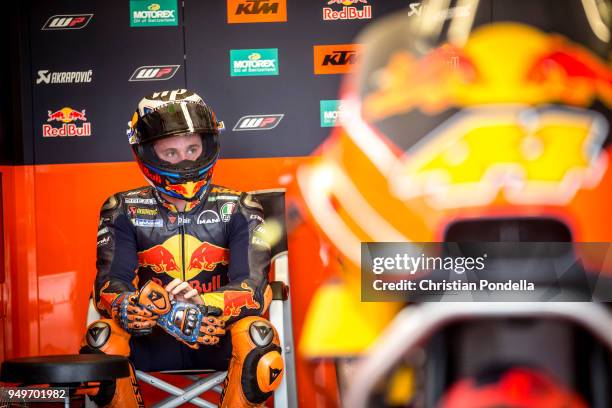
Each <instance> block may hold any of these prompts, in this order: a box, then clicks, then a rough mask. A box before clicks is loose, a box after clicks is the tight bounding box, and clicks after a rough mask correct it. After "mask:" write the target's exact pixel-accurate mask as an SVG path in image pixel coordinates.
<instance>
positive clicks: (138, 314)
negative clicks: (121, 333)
mask: <svg viewBox="0 0 612 408" xmlns="http://www.w3.org/2000/svg"><path fill="white" fill-rule="evenodd" d="M135 299H136V292H123V293H122V294H121V295H119V297H118V298H117V299H115V302H113V318H115V319H116V320H117V322H119V325H120V326H121V327H122V328H123V329H124V330H125V331H127V332H128V333H130V334H131V335H133V336H142V335H146V334H149V333H151V332H152V331H153V327H154V326H155V325H156V324H157V319H158V318H159V316H158V315H155V314H153V313H151V312H150V311H148V310H146V309H145V308H143V307H142V306H140V305H137V304H136V303H135Z"/></svg>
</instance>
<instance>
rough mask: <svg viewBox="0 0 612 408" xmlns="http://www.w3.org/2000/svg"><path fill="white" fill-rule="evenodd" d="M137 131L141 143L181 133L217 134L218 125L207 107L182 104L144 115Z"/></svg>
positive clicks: (170, 105) (190, 103)
mask: <svg viewBox="0 0 612 408" xmlns="http://www.w3.org/2000/svg"><path fill="white" fill-rule="evenodd" d="M137 130H138V135H139V139H140V140H139V141H140V142H141V143H143V142H149V141H153V140H156V139H159V138H163V137H165V136H168V135H176V134H181V133H218V131H219V124H218V122H217V120H216V118H215V116H214V114H213V112H212V110H211V109H210V108H209V107H208V106H204V105H201V104H198V103H192V102H183V103H172V104H168V105H166V106H162V107H160V108H158V109H156V110H154V111H151V112H149V113H147V114H145V115H144V116H142V117H141V118H140V120H139V121H138V123H137Z"/></svg>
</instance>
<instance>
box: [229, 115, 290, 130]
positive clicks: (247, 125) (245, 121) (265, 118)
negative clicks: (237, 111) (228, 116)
mask: <svg viewBox="0 0 612 408" xmlns="http://www.w3.org/2000/svg"><path fill="white" fill-rule="evenodd" d="M283 116H285V115H284V114H282V113H280V114H273V115H247V116H243V117H241V118H240V119H238V122H237V123H236V125H235V126H234V129H232V130H234V131H241V130H269V129H274V128H275V127H276V126H278V124H279V123H280V121H281V119H282V118H283Z"/></svg>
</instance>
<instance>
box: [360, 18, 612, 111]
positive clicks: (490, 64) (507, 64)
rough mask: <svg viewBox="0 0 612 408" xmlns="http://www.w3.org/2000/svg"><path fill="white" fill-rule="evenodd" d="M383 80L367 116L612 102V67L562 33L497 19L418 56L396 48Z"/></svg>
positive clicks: (367, 104) (366, 101)
mask: <svg viewBox="0 0 612 408" xmlns="http://www.w3.org/2000/svg"><path fill="white" fill-rule="evenodd" d="M377 82H378V83H379V84H380V87H379V88H378V89H376V90H374V91H373V92H372V93H370V95H368V96H367V97H366V98H365V99H364V102H363V111H364V112H367V116H368V117H367V119H368V120H372V121H377V120H381V119H384V118H387V117H391V116H394V115H399V114H403V113H406V112H409V111H411V110H413V109H419V110H421V111H422V112H425V113H428V114H435V113H439V112H441V111H444V110H445V109H448V108H450V107H468V106H475V105H484V104H499V103H524V104H530V105H539V104H546V103H565V104H568V105H574V106H581V107H586V106H589V105H590V104H591V103H592V102H593V101H594V100H595V99H597V98H599V99H600V100H601V101H602V102H604V103H606V104H607V105H612V70H611V69H610V67H609V66H608V65H607V64H606V63H605V62H604V61H603V60H602V59H600V58H599V57H598V56H596V55H594V54H592V53H591V52H589V51H588V50H587V49H585V48H582V47H581V46H579V45H577V44H573V43H572V42H570V41H569V40H567V39H565V38H564V37H561V36H558V35H557V36H551V35H548V34H546V33H544V32H541V31H539V30H537V29H535V28H533V27H530V26H526V25H522V24H516V23H499V24H491V25H488V26H483V27H480V28H478V29H476V30H475V31H474V32H473V33H472V35H471V36H470V38H469V39H468V41H467V43H466V44H465V46H463V47H461V48H459V47H455V46H452V45H448V44H447V45H443V46H441V47H439V48H436V49H433V50H431V51H430V52H429V53H427V54H425V55H424V56H423V57H420V58H417V57H416V56H414V55H412V54H411V53H410V52H409V51H408V50H407V49H398V50H397V51H396V52H395V53H394V54H393V55H392V56H391V57H390V58H389V60H388V61H387V64H386V66H385V67H384V68H383V69H382V70H381V80H380V81H377Z"/></svg>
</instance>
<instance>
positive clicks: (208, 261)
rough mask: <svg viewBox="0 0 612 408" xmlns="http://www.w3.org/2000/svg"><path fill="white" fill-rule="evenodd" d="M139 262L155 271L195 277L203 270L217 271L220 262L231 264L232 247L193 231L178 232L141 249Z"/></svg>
mask: <svg viewBox="0 0 612 408" xmlns="http://www.w3.org/2000/svg"><path fill="white" fill-rule="evenodd" d="M138 264H139V267H140V268H148V269H150V270H151V271H153V272H154V273H159V274H166V275H168V276H170V277H171V278H179V279H181V280H184V281H191V280H193V279H194V278H196V277H197V276H198V275H199V274H200V273H202V272H207V273H208V272H214V271H215V270H216V269H217V267H219V266H227V265H229V249H227V248H223V247H221V246H218V245H214V244H212V243H210V242H206V241H204V242H202V241H200V240H199V239H197V238H196V237H194V236H192V235H189V234H185V235H184V236H183V237H181V234H177V235H174V236H172V237H170V238H168V239H167V240H166V241H164V242H163V243H162V244H159V245H155V246H153V247H151V248H149V249H145V250H143V251H140V252H139V253H138ZM217 273H219V272H218V271H217ZM199 280H201V279H199ZM219 282H220V281H219ZM217 283H218V282H217Z"/></svg>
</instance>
